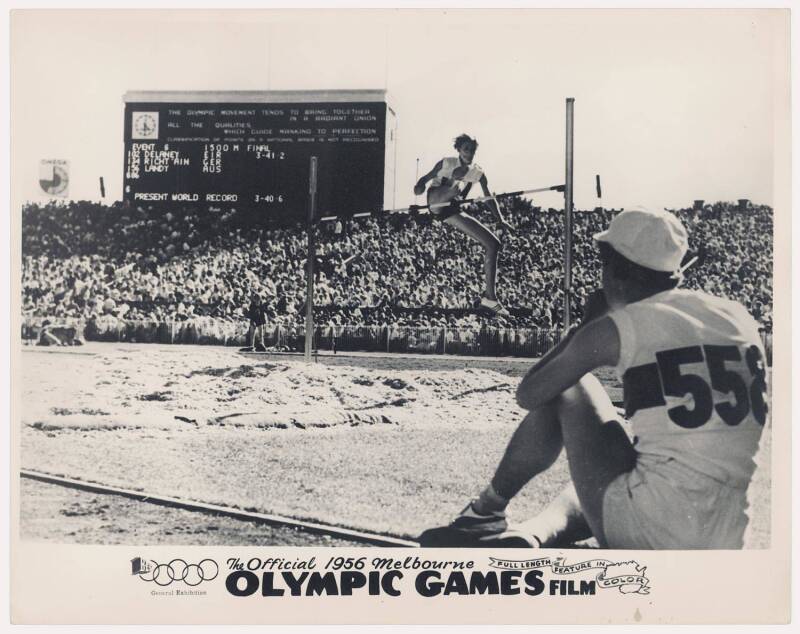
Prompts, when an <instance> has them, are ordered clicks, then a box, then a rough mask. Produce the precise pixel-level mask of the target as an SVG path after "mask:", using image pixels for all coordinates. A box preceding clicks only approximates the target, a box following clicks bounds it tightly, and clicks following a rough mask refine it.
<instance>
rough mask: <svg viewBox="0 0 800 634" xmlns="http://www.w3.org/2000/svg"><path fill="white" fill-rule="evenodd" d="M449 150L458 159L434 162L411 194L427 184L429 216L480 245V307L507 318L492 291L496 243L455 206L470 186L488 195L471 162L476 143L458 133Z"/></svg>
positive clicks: (502, 223) (500, 218)
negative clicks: (482, 277) (482, 283)
mask: <svg viewBox="0 0 800 634" xmlns="http://www.w3.org/2000/svg"><path fill="white" fill-rule="evenodd" d="M453 147H455V149H456V150H457V151H458V156H449V157H446V158H443V159H442V160H441V161H439V162H438V163H436V165H434V167H433V169H432V170H431V171H430V172H428V173H427V174H425V175H424V176H423V177H422V178H420V179H419V180H418V181H417V184H416V185H415V186H414V194H416V195H417V196H419V195H421V194H422V193H424V192H425V186H426V185H427V183H428V182H429V181H430V183H431V185H430V187H429V188H428V206H429V208H430V210H431V214H433V217H434V218H438V219H439V220H441V221H442V222H446V223H447V224H449V225H451V226H452V227H455V228H456V229H458V230H459V231H460V232H461V233H463V234H466V235H468V236H469V237H471V238H473V239H475V240H477V241H478V242H480V243H481V244H482V245H483V248H484V264H483V270H484V274H485V277H486V287H485V290H484V292H483V295H482V296H481V306H483V307H484V308H486V309H488V310H490V311H492V312H493V313H494V314H495V315H499V316H501V317H508V316H509V313H508V311H507V310H506V309H505V308H504V307H503V305H502V304H501V303H500V302H499V301H498V299H497V293H496V290H495V285H496V281H497V257H498V255H499V254H500V240H499V239H498V238H497V236H496V235H495V234H494V233H492V232H491V231H490V230H489V229H488V228H487V227H486V226H485V225H484V224H483V223H481V222H479V221H478V220H476V219H475V218H473V217H472V216H470V215H469V214H467V213H464V212H463V211H462V210H461V206H460V204H459V203H460V202H461V201H463V200H464V199H466V197H467V194H469V191H470V189H472V185H473V184H474V183H480V185H481V188H482V189H483V193H484V195H485V196H487V197H491V196H492V194H491V192H490V191H489V184H488V181H487V180H486V174H484V172H483V170H482V169H481V168H480V167H479V166H478V165H477V164H475V163H473V162H472V160H473V159H474V158H475V152H476V150H477V149H478V142H477V141H476V140H475V139H473V138H472V137H470V136H469V135H467V134H462V135H460V136H459V137H458V138H456V140H455V144H454V146H453ZM447 202H451V204H450V205H447V206H436V205H437V203H447ZM489 202H490V203H491V204H489V208H490V209H491V210H492V213H493V214H494V216H495V217H496V218H497V222H498V223H499V224H500V226H501V227H503V228H504V229H507V230H510V228H511V227H510V225H509V224H508V223H507V222H506V221H505V219H504V218H503V215H502V214H501V213H500V207H499V206H498V204H497V201H496V200H491V201H489Z"/></svg>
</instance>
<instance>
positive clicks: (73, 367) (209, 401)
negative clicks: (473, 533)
mask: <svg viewBox="0 0 800 634" xmlns="http://www.w3.org/2000/svg"><path fill="white" fill-rule="evenodd" d="M69 352H70V353H72V354H67V353H66V351H55V352H42V351H40V350H36V349H30V350H29V351H27V352H25V353H23V355H22V368H21V370H22V386H23V387H22V390H23V400H24V406H23V411H22V416H21V418H22V421H21V422H22V428H21V461H20V464H21V466H22V467H24V468H28V469H34V470H40V471H45V472H48V473H53V474H60V475H66V476H69V477H72V478H78V479H84V480H92V481H97V482H102V483H105V484H109V485H115V486H121V487H126V488H132V489H140V490H144V491H147V492H151V493H155V494H160V495H167V496H175V497H182V498H189V499H193V500H201V501H204V502H209V503H214V504H222V505H227V506H237V507H241V508H246V509H252V510H257V511H261V512H267V513H276V514H282V515H289V516H292V517H296V518H307V519H313V520H316V521H320V522H325V523H331V524H337V525H342V526H348V527H352V528H357V529H361V530H366V531H378V532H384V533H391V534H395V535H400V536H408V537H413V536H415V535H417V534H418V533H419V532H420V531H421V530H423V529H424V528H426V527H429V526H432V525H436V524H440V523H443V522H446V521H448V520H449V519H450V518H451V517H452V516H453V515H454V514H455V513H457V512H458V511H459V510H460V509H461V508H462V507H463V505H464V504H466V502H467V501H468V500H469V499H470V498H471V497H472V496H474V495H475V494H476V493H477V492H478V491H479V490H480V489H481V488H482V487H483V486H484V485H485V484H486V482H488V480H489V478H490V477H491V475H492V473H493V470H494V467H495V466H496V464H497V461H498V459H499V457H500V456H501V455H502V452H503V449H504V447H505V445H506V442H507V441H508V438H509V437H510V435H511V433H512V432H513V430H514V428H515V427H516V425H517V423H518V422H519V420H520V419H521V417H522V414H523V412H522V411H521V410H519V408H517V406H516V404H515V402H514V398H513V393H514V389H515V387H516V383H517V382H518V380H519V377H520V376H521V375H522V374H523V373H524V372H525V370H527V368H528V367H530V364H531V361H530V360H517V359H476V358H462V357H429V356H407V357H400V356H385V357H381V356H374V355H367V354H363V355H352V356H346V357H345V356H341V355H338V356H335V357H334V356H321V357H320V358H319V360H318V362H317V363H314V364H311V365H305V364H304V363H303V362H302V359H299V358H297V357H286V356H270V357H263V356H262V357H253V356H243V355H240V354H238V353H237V352H236V351H234V350H232V349H230V348H219V347H190V346H158V345H136V344H88V345H87V346H85V347H84V348H81V349H79V350H78V349H70V350H69ZM76 352H79V354H75V353H76ZM601 378H602V380H603V382H604V383H605V384H606V385H607V387H608V389H609V391H610V393H611V395H612V399H619V398H621V390H620V386H619V385H618V384H617V382H616V380H615V379H614V378H613V377H612V376H611V374H610V373H606V374H604V375H603V376H602V377H601ZM768 432H769V427H768V428H767V430H766V432H765V437H764V438H765V441H764V442H763V443H762V444H763V445H764V447H763V451H762V455H761V456H760V461H761V462H763V463H764V464H766V465H768V464H769V460H768V458H769V433H768ZM567 478H568V476H567V469H566V463H565V461H564V458H563V456H562V457H561V458H560V459H559V461H558V463H557V464H556V465H555V467H554V468H553V469H551V470H550V471H549V472H548V473H547V474H543V475H542V476H540V477H539V478H537V479H536V480H535V481H534V482H533V483H531V484H530V485H529V486H528V487H527V488H526V489H525V490H524V491H523V493H522V494H521V495H520V496H518V498H517V499H515V500H514V502H513V503H512V507H511V512H512V514H513V516H514V517H516V518H518V519H522V518H526V517H528V516H530V515H532V514H534V513H535V512H537V511H538V510H539V509H541V508H542V507H543V506H544V505H545V504H546V503H547V502H548V501H549V500H550V499H551V498H552V497H553V496H554V495H555V494H557V493H558V491H559V490H560V489H561V487H562V486H563V485H564V484H565V483H566V482H567ZM42 486H46V485H36V486H28V485H26V486H25V487H24V488H23V489H22V493H23V509H24V510H25V512H24V513H23V514H22V520H23V525H22V526H21V529H22V534H23V536H27V537H29V538H31V539H47V538H49V539H58V540H59V541H66V542H71V541H80V542H82V543H86V542H87V541H91V540H93V539H95V540H96V541H97V542H99V543H106V542H110V543H192V541H191V540H192V539H197V540H198V542H197V543H208V542H205V541H203V540H204V539H207V538H206V537H201V535H204V534H206V533H207V531H205V530H200V529H198V528H193V529H191V530H190V529H186V530H181V531H176V530H175V529H174V526H175V522H176V521H177V522H178V524H179V525H183V524H182V522H185V523H191V522H195V527H198V526H199V527H203V526H205V527H207V526H208V524H207V522H208V521H209V520H208V518H205V519H203V518H196V519H195V520H192V519H190V518H188V517H187V518H184V517H183V516H181V517H180V518H179V519H177V520H176V518H175V517H163V518H162V519H161V520H159V519H158V517H160V516H154V515H152V514H151V513H150V511H140V510H138V509H137V508H135V507H134V505H131V504H127V505H121V506H114V507H113V509H112V510H108V509H105V510H103V513H97V504H98V502H97V501H92V499H91V496H90V497H89V498H86V497H81V496H77V497H74V496H72V497H71V494H70V495H67V496H66V497H65V496H64V495H62V494H57V493H54V492H52V491H50V492H48V491H49V490H48V489H46V488H45V489H44V490H43V489H42V488H41V487H42ZM769 491H770V480H769V469H767V468H762V469H760V470H759V471H758V473H757V477H756V479H755V481H754V483H753V485H752V486H751V496H750V497H751V499H752V507H753V508H752V516H753V520H752V522H751V528H752V531H751V536H750V538H749V541H748V545H749V546H750V547H765V546H767V545H768V542H769V509H770V500H769ZM81 495H84V496H85V495H88V494H81ZM26 496H27V497H26ZM34 498H35V499H37V500H38V501H39V502H38V503H37V504H36V505H31V504H28V506H25V504H26V500H30V499H34ZM76 504H77V507H76V506H75V505H76ZM65 505H66V506H65ZM70 505H72V506H70ZM100 506H102V504H101V505H100ZM140 506H143V505H140ZM76 508H77V509H79V510H78V511H77V512H76ZM65 509H66V510H67V511H68V512H66V513H65V512H64V511H65ZM70 509H71V510H70ZM80 509H84V510H87V509H88V511H89V512H88V514H87V513H81V512H80ZM70 513H71V514H70ZM138 513H147V514H148V521H150V522H152V523H150V524H147V526H146V530H139V529H136V526H138V525H139V522H138V519H137V518H136V517H134V520H133V521H131V517H130V516H131V514H138ZM54 516H57V517H58V518H59V527H61V528H55V527H54V526H53V525H52V524H51V525H50V528H49V529H48V528H47V524H46V521H47V518H48V517H54ZM94 516H97V517H100V518H101V520H102V521H97V522H94V523H93V524H92V527H91V530H89V529H87V528H86V522H87V517H94ZM211 519H212V520H213V519H214V518H211ZM212 523H213V522H212ZM160 524H161V526H160ZM217 524H219V522H217ZM120 526H123V528H124V530H123V531H122V533H120V532H119V531H117V532H116V534H115V535H114V536H113V537H111V536H110V535H112V533H114V531H115V529H118V528H119V527H120ZM225 526H227V524H225ZM103 527H105V528H103ZM170 527H172V528H170ZM84 529H85V530H84ZM209 530H211V531H214V530H216V531H219V530H220V528H219V526H218V527H217V528H216V529H209ZM192 534H194V535H195V537H192ZM218 534H219V535H222V537H219V538H217V537H215V538H214V539H215V540H217V539H220V540H221V541H214V543H225V544H229V545H239V544H242V545H244V544H248V545H249V544H264V543H265V541H264V540H263V539H261V538H260V537H262V536H266V539H268V540H273V541H271V542H270V543H273V544H275V545H280V544H286V545H290V544H291V545H296V544H297V536H296V535H292V536H286V535H282V534H280V532H279V531H277V532H274V533H273V532H269V531H267V530H266V529H265V530H264V532H263V533H259V531H258V530H242V531H237V530H234V529H230V530H228V529H227V528H225V527H223V528H222V530H221V532H219V533H218ZM120 540H130V541H129V542H126V541H120ZM141 540H144V541H141ZM187 540H188V541H187Z"/></svg>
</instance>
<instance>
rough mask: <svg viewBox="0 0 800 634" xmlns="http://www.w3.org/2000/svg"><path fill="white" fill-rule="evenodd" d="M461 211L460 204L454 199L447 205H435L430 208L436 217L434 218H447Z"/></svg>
mask: <svg viewBox="0 0 800 634" xmlns="http://www.w3.org/2000/svg"><path fill="white" fill-rule="evenodd" d="M460 213H461V205H459V204H458V203H457V202H456V201H453V202H451V203H450V204H449V205H447V207H435V208H434V209H432V210H431V215H432V216H433V217H434V218H436V220H442V221H444V220H447V219H448V218H450V217H451V216H455V215H457V214H460Z"/></svg>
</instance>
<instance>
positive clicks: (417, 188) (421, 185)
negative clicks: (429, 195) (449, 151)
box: [414, 161, 442, 196]
mask: <svg viewBox="0 0 800 634" xmlns="http://www.w3.org/2000/svg"><path fill="white" fill-rule="evenodd" d="M440 169H442V161H439V162H438V163H436V165H434V166H433V169H432V170H431V171H430V172H428V173H427V174H425V175H424V176H423V177H422V178H420V179H419V180H418V181H417V184H416V185H414V193H415V194H416V195H417V196H420V195H422V194H424V193H425V185H427V184H428V181H429V180H432V179H434V178H435V177H436V174H438V173H439V170H440Z"/></svg>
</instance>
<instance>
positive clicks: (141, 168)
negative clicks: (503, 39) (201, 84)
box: [124, 102, 387, 221]
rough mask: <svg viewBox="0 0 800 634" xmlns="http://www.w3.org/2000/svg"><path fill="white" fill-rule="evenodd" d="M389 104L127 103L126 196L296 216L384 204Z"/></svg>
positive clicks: (340, 212) (134, 199) (144, 201)
mask: <svg viewBox="0 0 800 634" xmlns="http://www.w3.org/2000/svg"><path fill="white" fill-rule="evenodd" d="M386 110H387V106H386V104H385V103H380V102H365V103H346V102H336V103H278V104H267V103H243V104H236V103H205V104H203V103H193V104H190V103H126V105H125V174H124V199H125V200H129V201H131V202H133V203H137V204H152V203H168V202H169V203H185V204H196V205H213V206H222V207H255V208H259V209H263V210H264V212H265V213H267V214H269V215H270V216H273V217H275V218H281V219H288V220H295V221H299V220H302V219H304V218H305V217H306V213H307V209H308V186H309V183H308V176H309V163H310V158H311V156H317V157H318V165H319V168H318V176H317V178H318V180H317V201H318V202H317V210H318V214H319V215H327V214H337V215H349V214H352V213H356V212H362V211H371V210H375V209H380V208H381V207H382V206H383V202H384V201H383V194H384V169H385V144H386V139H385V136H386Z"/></svg>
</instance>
